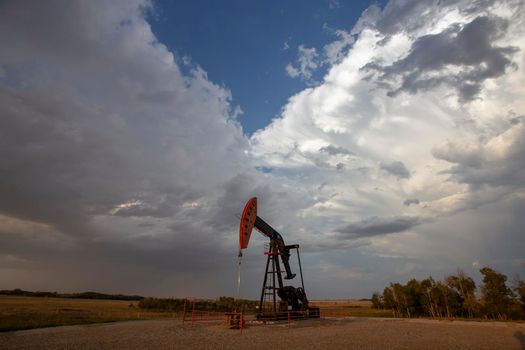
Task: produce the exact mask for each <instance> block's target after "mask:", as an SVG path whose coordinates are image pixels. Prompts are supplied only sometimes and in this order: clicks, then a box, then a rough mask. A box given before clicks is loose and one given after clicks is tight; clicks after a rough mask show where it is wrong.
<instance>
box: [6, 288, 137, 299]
mask: <svg viewBox="0 0 525 350" xmlns="http://www.w3.org/2000/svg"><path fill="white" fill-rule="evenodd" d="M0 295H12V296H24V297H40V298H71V299H103V300H142V299H144V297H143V296H140V295H123V294H104V293H98V292H81V293H57V292H31V291H28V290H22V289H19V288H17V289H11V290H0Z"/></svg>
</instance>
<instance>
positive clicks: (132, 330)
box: [0, 318, 525, 350]
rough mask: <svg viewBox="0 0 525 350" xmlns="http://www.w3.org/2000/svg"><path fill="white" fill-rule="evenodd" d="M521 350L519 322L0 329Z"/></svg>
mask: <svg viewBox="0 0 525 350" xmlns="http://www.w3.org/2000/svg"><path fill="white" fill-rule="evenodd" d="M269 347H270V348H277V349H284V348H286V349H323V350H324V349H522V350H523V349H525V324H522V323H521V324H520V323H511V322H509V323H506V322H467V321H459V322H457V321H433V320H403V319H380V318H344V319H336V318H330V319H322V320H308V321H296V322H293V323H292V325H291V327H288V325H287V324H286V323H276V324H270V325H264V326H263V325H258V324H252V325H248V328H247V329H245V330H244V332H243V334H240V332H239V331H238V330H229V329H226V327H225V326H224V325H217V324H215V325H195V326H194V327H191V326H185V327H184V328H183V327H181V326H180V322H179V321H176V320H169V321H168V320H156V321H130V322H119V323H112V324H97V325H83V326H67V327H57V328H45V329H34V330H28V331H17V332H6V333H2V334H0V349H6V350H7V349H187V348H191V349H193V348H195V349H234V348H236V349H238V348H247V349H265V350H267V349H268V348H269Z"/></svg>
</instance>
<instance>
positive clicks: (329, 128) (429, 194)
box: [250, 0, 525, 269]
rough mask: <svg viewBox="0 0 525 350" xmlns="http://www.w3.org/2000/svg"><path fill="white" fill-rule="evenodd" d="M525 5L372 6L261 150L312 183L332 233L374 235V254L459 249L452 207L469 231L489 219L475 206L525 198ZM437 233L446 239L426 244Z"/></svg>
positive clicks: (307, 210)
mask: <svg viewBox="0 0 525 350" xmlns="http://www.w3.org/2000/svg"><path fill="white" fill-rule="evenodd" d="M524 13H525V10H524V7H523V4H521V3H520V2H519V1H480V2H475V3H473V2H470V1H460V0H458V1H454V2H436V1H418V2H416V3H410V2H403V1H390V2H389V3H388V4H387V5H386V6H385V7H384V8H383V9H381V8H380V7H379V6H376V5H373V6H371V7H369V8H368V9H367V10H366V11H365V12H364V13H363V15H362V16H361V18H360V19H359V21H358V22H357V23H356V25H355V26H354V28H353V29H352V30H351V31H350V32H349V33H350V35H351V36H352V37H354V42H353V43H352V44H351V45H349V46H348V48H347V51H346V52H345V51H341V52H343V55H344V56H343V58H342V59H337V60H333V61H332V62H334V63H333V64H332V65H331V66H330V67H329V69H328V72H327V74H326V75H325V77H324V79H323V81H322V82H321V83H319V84H318V85H317V86H315V87H312V88H308V89H305V90H303V91H302V92H300V93H298V94H296V95H295V96H293V97H291V98H290V100H289V102H288V104H287V105H286V106H285V107H284V108H283V112H282V114H281V116H280V118H277V119H274V121H273V122H272V123H271V124H270V125H269V126H267V127H266V128H265V129H263V130H259V131H257V132H256V133H254V135H253V136H252V137H251V140H250V142H251V145H252V148H251V150H250V152H251V155H252V156H253V157H254V159H255V161H256V162H257V163H259V164H261V165H264V166H272V167H275V168H276V169H279V171H278V172H277V173H275V172H274V173H273V174H272V175H274V176H279V177H280V180H282V178H283V177H284V178H286V179H288V181H290V182H291V183H294V182H295V185H293V187H294V188H295V187H301V188H310V189H311V190H310V191H309V192H308V193H310V194H311V198H313V202H312V204H311V205H310V206H305V207H304V208H303V209H302V210H301V211H300V213H301V217H308V218H315V219H316V220H317V221H323V222H324V225H322V226H321V227H316V228H315V229H318V230H319V233H320V234H321V235H323V232H327V231H328V232H338V234H340V235H347V237H351V238H352V239H357V238H359V239H360V240H365V241H369V242H370V245H368V246H366V250H368V251H369V253H370V254H372V255H380V256H382V257H385V258H387V257H389V258H394V257H396V258H400V259H401V258H404V257H406V256H407V252H408V251H410V250H411V249H414V247H416V243H415V242H416V241H417V242H419V243H417V248H415V249H420V250H421V251H424V252H426V254H430V255H432V256H434V255H433V254H436V257H435V259H436V260H435V261H438V255H441V257H442V258H443V259H447V258H448V257H449V254H448V253H447V251H451V250H453V249H452V248H451V247H449V243H447V242H456V243H450V244H451V245H452V244H454V245H455V246H459V245H461V244H460V242H458V240H459V238H453V237H452V233H450V234H447V235H442V234H441V236H440V233H439V232H441V230H440V227H441V226H440V225H443V222H445V221H446V220H448V219H447V218H449V217H453V218H454V219H453V221H454V222H455V223H456V224H457V225H460V226H461V227H462V230H461V232H462V234H463V235H465V236H469V235H470V234H469V229H472V230H477V229H479V228H478V227H477V226H476V225H473V224H472V222H473V221H472V220H473V219H472V217H474V216H476V214H473V212H481V211H482V210H483V208H486V207H489V206H490V208H491V209H490V211H492V212H493V215H494V217H501V215H503V213H504V211H505V209H504V208H505V207H506V206H507V204H505V203H508V202H509V201H511V200H516V201H517V202H519V201H522V200H523V198H525V196H524V195H523V193H525V189H524V188H525V177H524V176H523V169H524V168H525V166H524V164H523V162H522V159H525V156H523V150H524V149H525V147H524V146H523V142H522V140H523V139H524V138H523V135H522V132H523V122H522V119H521V116H522V115H523V114H524V112H523V111H524V110H525V105H524V103H523V99H522V97H521V96H522V95H523V94H524V93H525V90H524V88H523V84H522V82H523V76H524V70H523V67H522V62H523V55H524V53H523V48H524V47H525V42H524V40H523V37H525V36H524V34H525V33H524V31H523V24H524V23H525V20H524V19H525V15H524ZM345 50H346V49H345ZM334 57H335V56H334ZM389 91H390V92H391V93H390V96H388V95H387V93H388V92H389ZM402 92H403V93H402ZM276 140H278V141H277V142H276ZM329 145H332V146H333V148H328V147H330V146H329ZM339 147H342V148H344V149H345V150H351V151H352V152H353V153H354V154H353V155H352V157H345V154H344V153H343V152H338V148H339ZM320 161H322V163H323V164H324V166H319V164H320ZM327 165H328V166H327ZM341 170H344V171H341ZM400 179H402V180H403V181H399V180H400ZM319 184H323V186H319ZM314 189H315V190H314ZM414 204H418V205H414ZM490 211H488V210H485V211H484V212H485V213H488V212H490ZM363 218H373V219H365V220H363ZM510 221H511V222H512V224H510V226H509V227H508V232H515V230H516V229H517V227H518V226H519V224H518V223H517V220H516V217H514V218H513V219H511V220H510ZM347 222H351V224H347ZM422 222H425V225H420V224H421V223H422ZM345 223H346V224H345ZM315 229H311V230H315ZM448 229H449V230H450V232H453V227H452V226H451V225H449V226H448ZM430 234H432V235H434V236H433V237H432V238H429V236H428V235H430ZM501 235H502V236H503V235H505V233H503V232H502V233H501ZM511 236H512V235H511ZM323 237H326V238H327V239H330V238H331V236H330V235H323ZM400 237H404V240H403V242H404V243H403V244H404V245H406V249H405V248H404V246H403V247H398V246H397V244H396V240H398V239H400ZM440 237H443V238H440ZM445 237H446V238H445ZM491 237H492V238H493V239H494V236H491ZM512 237H514V236H512ZM440 239H442V240H440ZM428 240H432V242H433V244H437V245H439V247H440V250H439V251H438V252H436V253H433V252H430V251H429V249H426V248H425V247H426V246H428V245H426V244H427V243H425V242H427V241H428ZM411 242H413V243H411ZM463 247H464V244H463ZM363 250H365V248H363ZM507 251H508V254H509V255H512V256H516V251H515V250H513V249H508V250H507ZM473 254H474V252H473ZM475 254H477V256H478V257H477V258H481V257H484V256H486V254H485V253H483V252H482V249H481V248H480V249H477V250H476V252H475ZM477 258H476V259H477ZM415 259H423V260H424V259H425V258H424V256H422V255H418V256H417V257H415ZM469 259H470V258H469ZM469 259H464V260H462V264H466V265H467V266H468V265H470V263H471V261H472V260H469ZM487 259H490V258H488V257H487ZM420 266H425V267H427V268H428V269H431V268H430V263H429V262H428V261H426V262H422V264H421V265H420ZM509 266H510V265H509ZM454 268H456V267H452V269H454Z"/></svg>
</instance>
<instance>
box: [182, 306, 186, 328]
mask: <svg viewBox="0 0 525 350" xmlns="http://www.w3.org/2000/svg"><path fill="white" fill-rule="evenodd" d="M186 301H187V300H186V299H184V308H183V309H182V325H183V326H184V322H185V321H186Z"/></svg>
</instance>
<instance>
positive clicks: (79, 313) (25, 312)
mask: <svg viewBox="0 0 525 350" xmlns="http://www.w3.org/2000/svg"><path fill="white" fill-rule="evenodd" d="M137 304H138V302H137V301H122V300H96V299H66V298H36V297H23V296H4V295H0V332H5V331H13V330H21V329H31V328H41V327H54V326H66V325H78V324H87V323H102V322H116V321H127V320H148V319H160V318H170V317H178V316H180V315H178V314H177V313H171V312H155V311H145V310H143V309H139V308H138V306H137ZM311 304H312V305H313V306H319V307H320V308H321V316H323V317H347V316H358V317H390V316H392V314H391V312H389V311H388V310H376V309H372V304H371V303H370V302H369V301H358V300H316V301H312V302H311Z"/></svg>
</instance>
